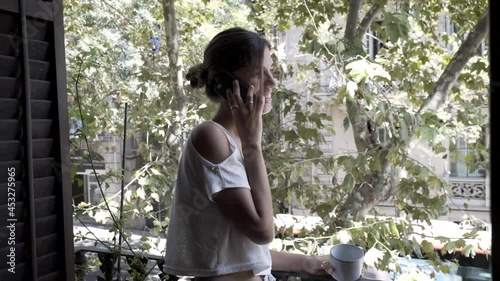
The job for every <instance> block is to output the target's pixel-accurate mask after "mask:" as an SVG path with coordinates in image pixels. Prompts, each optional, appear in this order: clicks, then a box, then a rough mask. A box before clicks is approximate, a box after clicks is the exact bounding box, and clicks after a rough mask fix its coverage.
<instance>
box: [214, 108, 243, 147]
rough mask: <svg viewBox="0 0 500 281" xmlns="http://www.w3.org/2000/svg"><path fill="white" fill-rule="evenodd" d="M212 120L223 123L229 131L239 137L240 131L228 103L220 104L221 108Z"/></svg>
mask: <svg viewBox="0 0 500 281" xmlns="http://www.w3.org/2000/svg"><path fill="white" fill-rule="evenodd" d="M212 121H214V122H216V123H219V124H221V125H222V126H223V127H224V128H226V130H227V131H228V132H229V133H231V135H233V136H234V137H235V138H237V139H239V136H238V131H237V130H236V126H235V125H234V121H233V115H232V113H231V110H230V109H229V107H228V106H227V105H225V104H221V105H220V107H219V110H218V111H217V113H216V114H215V116H214V117H213V118H212Z"/></svg>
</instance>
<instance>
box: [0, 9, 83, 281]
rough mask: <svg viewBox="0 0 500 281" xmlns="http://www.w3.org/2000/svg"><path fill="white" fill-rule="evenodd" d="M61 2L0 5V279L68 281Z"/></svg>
mask: <svg viewBox="0 0 500 281" xmlns="http://www.w3.org/2000/svg"><path fill="white" fill-rule="evenodd" d="M61 1H62V0H44V1H42V0H0V280H8V281H17V280H39V281H42V280H43V281H49V280H53V281H56V280H57V281H61V280H74V259H73V229H72V207H71V204H72V199H71V182H70V170H71V162H70V159H69V138H68V117H67V97H66V77H65V75H66V69H65V57H64V38H63V37H64V36H63V31H64V29H63V22H62V21H63V14H62V2H61ZM9 172H10V174H9ZM14 201H15V204H14ZM14 242H15V245H14ZM12 261H14V262H12ZM13 271H15V273H14V272H13Z"/></svg>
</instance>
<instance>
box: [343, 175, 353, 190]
mask: <svg viewBox="0 0 500 281" xmlns="http://www.w3.org/2000/svg"><path fill="white" fill-rule="evenodd" d="M354 184H355V180H354V177H353V176H352V175H351V174H347V175H345V177H344V181H343V183H342V185H343V186H344V187H345V188H346V189H347V190H352V189H353V188H354Z"/></svg>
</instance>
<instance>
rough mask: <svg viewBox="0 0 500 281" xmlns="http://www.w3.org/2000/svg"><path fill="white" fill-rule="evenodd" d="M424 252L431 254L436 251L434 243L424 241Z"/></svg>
mask: <svg viewBox="0 0 500 281" xmlns="http://www.w3.org/2000/svg"><path fill="white" fill-rule="evenodd" d="M422 250H423V251H424V253H431V252H433V251H434V245H432V243H431V242H429V241H427V240H423V241H422Z"/></svg>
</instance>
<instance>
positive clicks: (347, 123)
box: [342, 116, 351, 132]
mask: <svg viewBox="0 0 500 281" xmlns="http://www.w3.org/2000/svg"><path fill="white" fill-rule="evenodd" d="M350 123H351V122H349V117H348V116H346V117H345V118H344V121H343V122H342V125H343V127H344V132H345V131H347V130H348V129H349V124H350Z"/></svg>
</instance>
